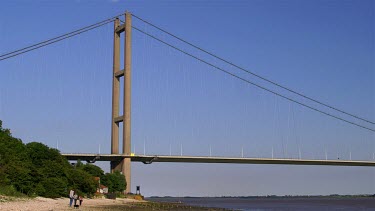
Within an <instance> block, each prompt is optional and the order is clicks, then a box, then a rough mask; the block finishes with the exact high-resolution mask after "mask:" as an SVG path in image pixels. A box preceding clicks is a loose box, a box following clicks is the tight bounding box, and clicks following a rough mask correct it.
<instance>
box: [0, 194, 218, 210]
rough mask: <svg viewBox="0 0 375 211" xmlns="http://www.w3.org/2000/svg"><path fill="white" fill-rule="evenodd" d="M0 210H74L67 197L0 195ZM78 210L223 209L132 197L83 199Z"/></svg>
mask: <svg viewBox="0 0 375 211" xmlns="http://www.w3.org/2000/svg"><path fill="white" fill-rule="evenodd" d="M0 210H9V211H13V210H14V211H16V210H17V211H63V210H74V209H73V208H72V207H69V199H68V198H58V199H49V198H42V197H36V198H15V197H5V196H0ZM79 210H87V211H88V210H90V211H109V210H111V211H122V210H133V211H143V210H145V211H148V210H150V211H151V210H172V211H173V210H175V211H177V210H181V211H188V210H197V211H208V210H210V211H219V210H224V209H219V208H204V207H197V206H189V205H185V204H182V203H165V202H149V201H138V200H134V199H122V198H117V199H116V200H112V199H84V201H83V204H82V206H81V207H80V208H79Z"/></svg>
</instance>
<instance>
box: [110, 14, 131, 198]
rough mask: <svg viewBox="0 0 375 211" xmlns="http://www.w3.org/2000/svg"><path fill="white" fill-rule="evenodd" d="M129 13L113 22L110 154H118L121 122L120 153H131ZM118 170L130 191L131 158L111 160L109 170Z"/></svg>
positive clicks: (127, 191) (127, 190) (127, 189)
mask: <svg viewBox="0 0 375 211" xmlns="http://www.w3.org/2000/svg"><path fill="white" fill-rule="evenodd" d="M131 29H132V28H131V14H130V13H129V12H126V13H125V24H123V25H120V20H119V19H118V18H117V19H116V20H115V24H114V39H113V83H112V131H111V154H119V123H120V122H123V127H122V131H123V138H122V139H123V140H122V141H123V142H122V154H124V155H130V154H131ZM122 32H125V36H124V38H125V39H124V41H125V46H124V48H125V50H124V52H125V53H124V54H125V55H124V61H125V62H124V66H125V68H124V70H120V34H121V33H122ZM121 77H124V98H123V100H124V102H123V105H124V106H123V115H122V116H120V114H119V101H120V78H121ZM114 171H120V172H122V174H123V175H125V178H126V182H127V187H126V190H125V192H126V193H129V192H131V160H130V158H123V159H121V160H118V161H111V172H114Z"/></svg>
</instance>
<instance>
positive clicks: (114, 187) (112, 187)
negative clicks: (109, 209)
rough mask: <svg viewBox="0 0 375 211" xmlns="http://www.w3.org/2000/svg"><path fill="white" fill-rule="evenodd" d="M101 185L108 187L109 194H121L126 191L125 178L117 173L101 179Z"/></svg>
mask: <svg viewBox="0 0 375 211" xmlns="http://www.w3.org/2000/svg"><path fill="white" fill-rule="evenodd" d="M101 182H102V184H103V185H105V186H107V187H108V191H109V192H123V191H124V190H125V189H126V185H127V184H126V180H125V176H124V175H122V174H121V173H120V172H119V171H115V172H114V173H107V174H105V175H104V176H103V177H102V178H101Z"/></svg>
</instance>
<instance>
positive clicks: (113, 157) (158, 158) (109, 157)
mask: <svg viewBox="0 0 375 211" xmlns="http://www.w3.org/2000/svg"><path fill="white" fill-rule="evenodd" d="M62 155H63V156H65V157H66V158H67V159H68V160H82V161H87V162H90V163H93V162H95V161H120V160H122V159H124V158H130V159H131V161H132V162H143V163H144V164H151V163H154V162H172V163H231V164H284V165H323V166H374V167H375V161H364V160H306V159H280V158H240V157H199V156H164V155H122V154H66V153H65V154H62Z"/></svg>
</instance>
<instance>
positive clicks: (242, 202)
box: [147, 197, 375, 211]
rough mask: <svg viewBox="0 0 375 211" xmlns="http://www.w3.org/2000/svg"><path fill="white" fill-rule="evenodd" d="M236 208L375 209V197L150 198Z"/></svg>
mask: <svg viewBox="0 0 375 211" xmlns="http://www.w3.org/2000/svg"><path fill="white" fill-rule="evenodd" d="M147 200H150V201H158V202H182V203H185V204H188V205H194V206H204V207H219V208H227V209H234V210H259V211H261V210H375V198H370V197H369V198H177V197H171V198H169V197H168V198H148V199H147Z"/></svg>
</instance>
